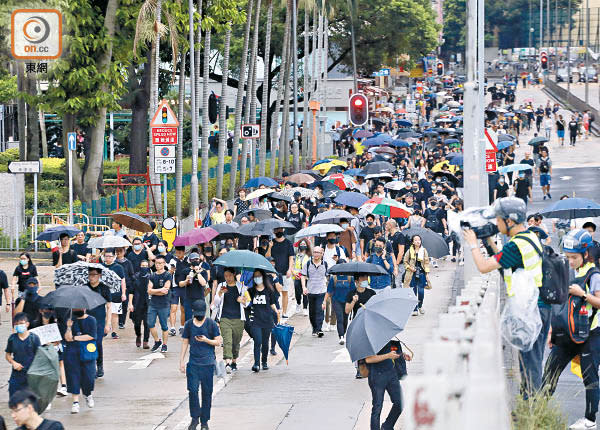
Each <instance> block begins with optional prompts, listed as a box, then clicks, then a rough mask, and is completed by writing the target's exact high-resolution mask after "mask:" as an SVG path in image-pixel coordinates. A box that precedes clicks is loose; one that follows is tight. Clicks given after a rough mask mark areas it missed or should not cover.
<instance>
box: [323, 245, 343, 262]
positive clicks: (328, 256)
mask: <svg viewBox="0 0 600 430" xmlns="http://www.w3.org/2000/svg"><path fill="white" fill-rule="evenodd" d="M336 246H339V251H340V257H339V258H340V259H342V258H343V259H344V260H346V261H348V257H347V256H346V253H345V252H344V248H342V247H341V246H340V245H339V244H337V243H336V244H335V246H333V247H332V248H329V247H328V246H325V252H324V253H323V261H325V262H326V263H327V267H333V266H334V265H335V264H336V261H335V260H334V259H333V257H335V256H336V255H337V252H336V250H335V248H336Z"/></svg>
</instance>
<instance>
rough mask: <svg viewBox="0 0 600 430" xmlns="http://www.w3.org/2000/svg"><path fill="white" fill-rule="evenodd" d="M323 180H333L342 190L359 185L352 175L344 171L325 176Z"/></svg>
mask: <svg viewBox="0 0 600 430" xmlns="http://www.w3.org/2000/svg"><path fill="white" fill-rule="evenodd" d="M323 180H324V181H327V182H331V183H332V184H333V185H335V186H336V187H338V188H339V189H340V190H345V189H346V188H356V187H357V186H358V185H357V184H356V181H355V180H354V178H353V177H352V176H348V175H344V174H342V173H335V174H333V175H329V176H325V177H324V178H323Z"/></svg>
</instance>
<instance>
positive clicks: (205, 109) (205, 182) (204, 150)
mask: <svg viewBox="0 0 600 430" xmlns="http://www.w3.org/2000/svg"><path fill="white" fill-rule="evenodd" d="M210 5H211V0H207V3H206V10H207V12H208V11H209V9H210ZM207 15H210V14H209V13H207ZM205 31H206V32H205V33H204V64H203V66H204V67H203V69H202V98H203V100H202V202H203V203H204V204H205V205H208V135H209V131H208V129H209V128H210V122H209V120H208V75H209V70H210V36H211V34H210V33H211V28H210V26H208V27H207V28H206V30H205Z"/></svg>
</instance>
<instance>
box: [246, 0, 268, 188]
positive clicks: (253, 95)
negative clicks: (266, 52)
mask: <svg viewBox="0 0 600 430" xmlns="http://www.w3.org/2000/svg"><path fill="white" fill-rule="evenodd" d="M260 2H261V0H258V3H257V6H256V14H255V15H254V35H253V36H252V57H251V58H253V60H252V63H251V64H253V65H254V67H253V69H252V74H251V75H252V77H251V80H252V84H251V87H252V90H251V91H250V121H251V122H252V124H254V123H255V122H256V101H257V100H256V77H257V74H258V73H257V69H258V67H257V66H258V64H257V63H258V35H259V29H260ZM265 67H266V66H265ZM250 147H251V150H250V178H253V177H254V170H255V169H254V168H255V166H256V140H255V139H252V140H251V141H250Z"/></svg>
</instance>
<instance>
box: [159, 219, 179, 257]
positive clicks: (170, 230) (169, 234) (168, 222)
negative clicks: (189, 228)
mask: <svg viewBox="0 0 600 430" xmlns="http://www.w3.org/2000/svg"><path fill="white" fill-rule="evenodd" d="M160 236H161V237H162V239H163V240H165V241H166V242H167V245H168V246H167V249H168V250H169V251H170V250H171V249H172V248H173V241H174V240H175V237H176V236H177V222H176V221H175V219H174V218H170V217H169V218H165V219H164V220H163V222H162V228H161V235H160Z"/></svg>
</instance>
